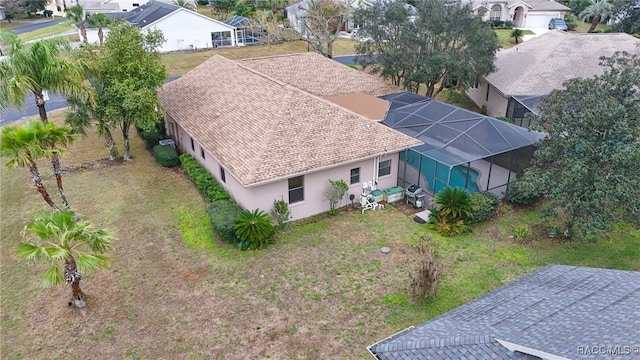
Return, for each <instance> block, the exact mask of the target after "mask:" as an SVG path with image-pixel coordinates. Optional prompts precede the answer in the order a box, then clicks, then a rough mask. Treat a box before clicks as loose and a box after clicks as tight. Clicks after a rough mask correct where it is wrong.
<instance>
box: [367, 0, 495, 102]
mask: <svg viewBox="0 0 640 360" xmlns="http://www.w3.org/2000/svg"><path fill="white" fill-rule="evenodd" d="M355 22H356V23H358V24H362V27H361V28H360V30H359V31H358V35H357V36H358V38H359V39H360V40H362V41H361V42H360V43H359V44H358V46H357V52H358V55H359V56H358V58H357V60H358V61H359V62H360V64H361V65H363V67H365V68H371V69H372V70H373V71H375V72H379V73H380V74H381V75H382V76H383V77H385V78H388V79H391V81H392V83H393V84H394V85H398V86H399V85H402V86H404V87H405V88H406V89H407V90H410V91H413V92H418V90H419V88H420V85H421V84H424V85H426V92H425V95H426V96H429V97H434V96H436V95H437V94H438V93H440V91H442V90H443V89H444V86H445V84H447V83H448V79H457V82H458V84H459V86H461V87H465V88H466V87H470V86H473V84H474V83H475V82H476V81H479V80H481V79H482V77H483V76H485V75H487V74H489V73H491V72H493V71H494V70H495V65H494V57H495V53H496V51H497V50H498V48H499V46H500V45H499V43H498V39H497V36H496V34H495V32H494V31H493V30H492V29H491V27H490V25H489V24H488V23H485V22H484V21H482V19H481V18H480V17H478V16H473V15H472V11H471V8H470V7H469V5H464V6H447V3H446V1H444V0H425V1H421V2H417V4H416V7H415V8H414V7H410V6H408V5H407V4H404V3H402V2H399V1H396V2H376V3H374V4H373V5H372V6H370V7H366V8H361V9H358V10H357V11H356V13H355Z"/></svg>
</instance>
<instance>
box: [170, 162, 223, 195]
mask: <svg viewBox="0 0 640 360" xmlns="http://www.w3.org/2000/svg"><path fill="white" fill-rule="evenodd" d="M180 162H181V163H182V167H183V168H184V171H185V172H186V173H187V175H189V178H191V180H192V181H193V182H194V183H195V184H196V187H197V188H198V189H199V190H200V192H201V193H202V195H204V197H205V198H206V199H207V201H209V202H214V201H218V200H230V199H231V197H230V196H229V194H228V193H227V192H226V191H225V190H224V188H223V187H222V186H220V184H219V183H218V182H217V181H216V179H215V178H214V177H213V176H212V175H211V174H210V173H209V172H208V171H207V169H205V168H204V167H203V166H202V165H200V163H199V162H198V161H197V160H196V159H194V158H193V156H191V155H189V154H182V155H180Z"/></svg>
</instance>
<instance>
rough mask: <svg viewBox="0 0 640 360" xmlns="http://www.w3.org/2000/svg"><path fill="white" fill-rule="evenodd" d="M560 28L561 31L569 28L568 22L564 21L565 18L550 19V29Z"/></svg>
mask: <svg viewBox="0 0 640 360" xmlns="http://www.w3.org/2000/svg"><path fill="white" fill-rule="evenodd" d="M553 29H558V30H561V31H567V30H569V28H568V27H567V23H566V22H564V20H563V19H558V18H553V19H551V21H549V30H553Z"/></svg>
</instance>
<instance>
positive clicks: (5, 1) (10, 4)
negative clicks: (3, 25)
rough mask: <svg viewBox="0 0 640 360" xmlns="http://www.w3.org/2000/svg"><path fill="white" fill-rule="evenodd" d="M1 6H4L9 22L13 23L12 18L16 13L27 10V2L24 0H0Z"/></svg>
mask: <svg viewBox="0 0 640 360" xmlns="http://www.w3.org/2000/svg"><path fill="white" fill-rule="evenodd" d="M0 6H2V7H3V11H4V15H5V17H6V18H7V22H8V23H9V24H11V19H13V17H14V15H15V14H22V13H26V12H27V8H26V4H25V2H24V1H22V0H0Z"/></svg>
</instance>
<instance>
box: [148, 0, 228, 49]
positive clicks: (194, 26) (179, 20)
mask: <svg viewBox="0 0 640 360" xmlns="http://www.w3.org/2000/svg"><path fill="white" fill-rule="evenodd" d="M143 29H144V30H147V29H159V30H162V33H163V34H164V37H165V39H166V40H167V41H166V42H165V43H164V44H163V45H162V47H161V48H160V52H167V51H176V50H190V49H191V48H192V46H193V49H202V48H210V47H211V33H212V32H218V31H230V32H231V37H232V45H231V46H236V45H237V41H236V37H235V29H234V28H232V27H229V26H228V25H226V24H223V23H220V22H217V21H215V20H213V19H209V18H206V17H204V16H201V15H199V14H196V13H193V12H190V11H188V10H184V9H180V10H177V11H175V12H173V13H171V14H169V15H168V16H166V17H164V18H162V19H160V20H159V21H157V22H155V23H153V24H151V26H149V27H145V28H143Z"/></svg>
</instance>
